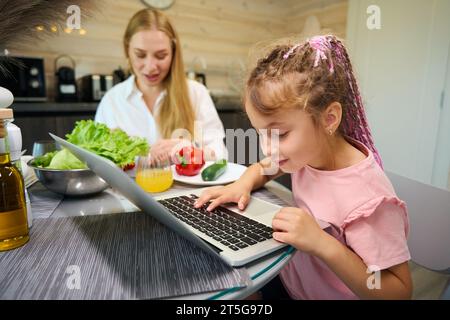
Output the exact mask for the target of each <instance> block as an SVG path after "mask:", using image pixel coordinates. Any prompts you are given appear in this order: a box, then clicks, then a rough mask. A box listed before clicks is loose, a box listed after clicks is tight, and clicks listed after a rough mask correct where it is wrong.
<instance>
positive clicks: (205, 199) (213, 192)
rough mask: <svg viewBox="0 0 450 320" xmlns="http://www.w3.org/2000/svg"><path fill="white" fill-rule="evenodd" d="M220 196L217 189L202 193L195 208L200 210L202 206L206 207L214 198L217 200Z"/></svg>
mask: <svg viewBox="0 0 450 320" xmlns="http://www.w3.org/2000/svg"><path fill="white" fill-rule="evenodd" d="M217 196H218V192H217V191H216V190H215V189H207V190H205V191H203V192H202V194H201V195H200V197H198V199H197V200H196V201H195V203H194V207H195V208H200V207H201V206H202V205H204V204H205V203H206V202H208V201H209V200H211V199H212V198H215V197H217Z"/></svg>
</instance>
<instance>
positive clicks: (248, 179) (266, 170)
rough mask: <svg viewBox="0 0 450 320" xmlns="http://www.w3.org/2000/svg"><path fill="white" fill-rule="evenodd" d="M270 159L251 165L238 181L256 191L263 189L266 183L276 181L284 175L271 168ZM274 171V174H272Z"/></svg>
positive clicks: (278, 169) (279, 170)
mask: <svg viewBox="0 0 450 320" xmlns="http://www.w3.org/2000/svg"><path fill="white" fill-rule="evenodd" d="M271 165H272V164H271V160H270V158H264V159H262V160H261V161H260V162H257V163H254V164H252V165H251V166H250V167H248V169H247V170H245V172H244V174H243V175H242V176H241V178H240V179H239V180H241V179H242V182H243V183H245V184H247V185H248V186H249V187H250V188H251V189H250V190H251V191H253V190H257V189H259V188H261V187H263V186H264V185H265V184H266V183H267V182H269V181H271V180H273V179H276V178H278V177H280V176H282V175H283V174H284V172H283V171H281V169H280V168H277V169H274V168H271ZM274 171H275V172H274Z"/></svg>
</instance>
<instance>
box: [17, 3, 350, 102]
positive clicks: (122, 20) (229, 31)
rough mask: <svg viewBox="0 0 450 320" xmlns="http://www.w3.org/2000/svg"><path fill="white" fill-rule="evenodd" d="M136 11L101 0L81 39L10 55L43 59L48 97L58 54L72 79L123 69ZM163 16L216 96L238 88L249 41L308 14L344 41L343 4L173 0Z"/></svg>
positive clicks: (295, 24)
mask: <svg viewBox="0 0 450 320" xmlns="http://www.w3.org/2000/svg"><path fill="white" fill-rule="evenodd" d="M142 8H144V5H143V4H142V3H141V1H139V0H104V1H103V4H102V5H101V7H100V10H99V11H98V12H96V13H95V15H94V17H92V18H90V19H84V20H82V21H81V27H82V28H83V29H85V30H86V34H85V35H80V34H79V33H78V31H77V30H74V31H73V32H72V33H71V34H66V33H64V32H59V33H58V35H57V36H55V37H52V38H48V39H47V40H45V41H40V42H38V43H33V44H24V45H23V46H22V47H21V48H17V49H16V50H11V51H12V53H13V54H17V55H24V56H40V57H44V58H45V64H46V75H47V77H46V78H47V87H48V95H49V97H50V98H52V97H53V88H54V77H53V75H54V71H55V69H54V60H55V57H57V56H58V55H60V54H68V55H70V56H71V57H73V58H74V59H75V61H76V64H77V66H76V75H77V77H80V76H82V75H85V74H88V73H104V74H110V73H111V72H112V71H113V70H114V69H116V68H117V67H118V66H122V67H126V66H127V63H126V60H125V58H124V54H123V48H122V36H123V33H124V30H125V27H126V24H127V22H128V20H129V19H130V17H131V16H132V15H133V14H134V13H135V12H136V11H138V10H140V9H142ZM81 10H83V8H81ZM166 13H167V14H168V15H169V16H170V17H171V19H172V21H173V23H174V24H175V27H176V29H177V30H178V32H179V35H180V38H181V42H182V47H183V54H184V59H185V64H186V67H187V68H188V69H191V68H196V69H201V68H200V65H201V64H200V63H198V61H199V57H201V58H202V59H203V60H204V61H205V62H206V64H207V69H206V73H207V83H208V87H209V88H210V89H211V90H212V91H214V92H216V93H220V92H223V93H230V92H233V91H235V90H236V88H237V87H239V85H240V84H236V83H237V82H238V79H239V77H238V75H239V66H240V65H241V64H245V63H246V61H247V54H248V51H249V49H250V48H251V47H252V45H253V44H254V43H256V42H258V41H261V40H267V39H276V38H279V37H282V36H285V35H286V34H292V33H298V32H300V31H301V30H302V27H303V22H304V19H306V17H307V16H308V15H310V14H316V15H317V17H318V18H319V20H320V22H321V24H322V25H323V27H325V28H328V29H329V30H330V31H331V32H333V31H335V32H336V33H337V34H338V35H340V36H342V37H345V27H346V14H347V0H331V1H330V0H277V1H275V0H226V1H223V0H176V2H175V4H174V5H173V6H172V7H171V8H170V9H169V10H167V11H166ZM195 61H197V62H195ZM63 62H65V61H61V63H63Z"/></svg>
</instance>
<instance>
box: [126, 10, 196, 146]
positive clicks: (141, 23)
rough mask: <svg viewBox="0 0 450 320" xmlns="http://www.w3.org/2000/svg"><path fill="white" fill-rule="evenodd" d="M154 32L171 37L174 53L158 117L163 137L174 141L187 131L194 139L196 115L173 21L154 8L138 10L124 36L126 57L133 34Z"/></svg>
mask: <svg viewBox="0 0 450 320" xmlns="http://www.w3.org/2000/svg"><path fill="white" fill-rule="evenodd" d="M150 29H156V30H159V31H162V32H164V33H165V34H166V35H167V36H168V37H169V39H170V40H171V46H172V53H173V55H172V64H171V66H170V71H169V73H168V75H167V77H166V78H165V79H164V81H163V86H164V88H165V89H166V90H167V95H166V97H165V98H164V101H163V102H162V105H161V108H160V111H159V114H158V115H157V118H156V121H157V123H158V125H159V130H160V133H161V136H162V137H163V138H165V139H167V138H171V135H172V133H173V132H174V130H176V129H180V128H183V129H186V130H188V131H189V133H190V134H191V137H193V134H194V120H195V113H194V109H193V107H192V103H191V100H190V98H189V92H188V85H187V80H186V76H185V73H184V63H183V58H182V54H181V44H180V40H179V38H178V34H177V32H176V31H175V28H174V27H173V26H172V23H171V22H170V21H169V18H168V17H167V16H166V15H164V14H163V13H162V12H160V11H158V10H154V9H143V10H140V11H138V12H137V13H136V14H135V15H134V16H133V17H132V18H131V20H130V21H129V22H128V26H127V28H126V31H125V35H124V37H123V45H124V49H125V55H126V57H127V58H129V55H128V49H129V47H130V40H131V38H132V37H133V35H134V34H136V33H137V32H139V31H142V30H150ZM132 72H134V71H133V70H132Z"/></svg>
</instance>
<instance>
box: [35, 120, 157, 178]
mask: <svg viewBox="0 0 450 320" xmlns="http://www.w3.org/2000/svg"><path fill="white" fill-rule="evenodd" d="M66 138H67V141H69V142H71V143H73V144H75V145H78V146H80V147H82V148H84V149H87V150H89V151H91V152H94V153H96V154H98V155H99V156H102V157H105V158H108V159H109V160H111V161H112V162H114V163H115V164H117V166H119V167H121V168H123V167H125V166H126V165H130V164H133V163H134V159H135V157H136V156H139V155H146V154H147V153H148V151H149V148H150V147H149V145H148V143H147V140H146V139H144V138H138V137H129V136H128V135H127V134H126V133H125V132H124V131H122V130H120V129H114V130H111V129H109V128H108V127H107V126H106V125H104V124H102V123H97V122H94V121H92V120H81V121H78V122H77V123H76V124H75V128H74V129H73V131H72V132H71V133H69V134H67V135H66ZM34 164H35V165H37V166H39V167H44V168H49V169H60V170H70V169H85V168H87V167H86V165H85V164H84V163H83V162H81V161H80V160H79V159H78V158H77V157H75V156H74V155H73V154H72V153H71V152H70V151H69V150H67V149H62V150H60V151H54V152H48V153H46V154H45V155H43V156H40V157H37V158H36V159H35V160H34Z"/></svg>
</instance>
